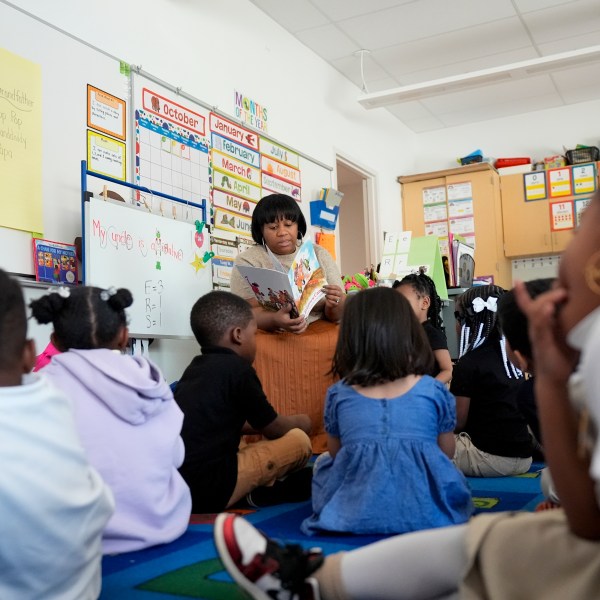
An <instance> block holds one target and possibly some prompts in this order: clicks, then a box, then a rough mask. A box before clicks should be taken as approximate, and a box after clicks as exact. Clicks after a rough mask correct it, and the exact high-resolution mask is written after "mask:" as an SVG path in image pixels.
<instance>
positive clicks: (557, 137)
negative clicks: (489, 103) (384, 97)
mask: <svg viewBox="0 0 600 600" xmlns="http://www.w3.org/2000/svg"><path fill="white" fill-rule="evenodd" d="M599 114H600V100H597V101H594V102H582V103H580V104H573V105H571V106H562V107H560V108H553V109H546V110H540V111H537V112H533V113H526V114H522V115H516V116H514V117H505V118H502V119H494V120H493V121H484V122H481V123H473V124H471V125H464V126H462V127H452V128H450V129H441V130H438V131H431V132H428V133H422V134H420V135H419V136H418V147H417V150H416V152H415V163H414V169H415V171H414V172H415V173H420V172H424V171H435V170H437V169H447V168H452V167H457V166H458V164H457V163H456V158H457V157H460V156H466V155H467V154H470V153H471V152H472V151H473V150H476V149H477V148H481V150H483V153H484V155H485V156H491V157H494V158H506V157H511V156H513V157H514V156H529V157H531V158H532V159H533V160H542V159H543V158H544V157H545V156H552V155H554V154H563V153H564V149H563V146H564V147H566V148H567V149H570V148H574V147H575V146H576V145H577V144H585V145H589V146H600V126H599V116H598V115H599ZM402 174H403V175H406V174H408V173H402Z"/></svg>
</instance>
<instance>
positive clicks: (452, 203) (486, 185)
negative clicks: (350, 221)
mask: <svg viewBox="0 0 600 600" xmlns="http://www.w3.org/2000/svg"><path fill="white" fill-rule="evenodd" d="M398 182H399V183H400V184H401V185H402V215H403V223H402V228H403V229H404V230H405V231H412V234H413V236H415V237H418V236H423V235H436V236H438V238H439V239H440V246H441V250H442V255H446V253H445V252H444V248H443V245H444V239H445V238H447V237H448V235H449V234H453V235H459V236H461V237H462V238H464V240H465V242H466V243H467V244H468V245H472V246H474V248H475V277H485V278H493V281H494V283H495V284H497V285H500V286H502V287H506V288H510V287H511V281H512V276H511V264H510V260H509V259H507V258H506V257H505V255H504V247H503V243H504V239H503V230H502V207H501V199H500V176H499V175H498V172H497V171H496V169H495V168H494V167H493V166H492V165H491V164H489V163H474V164H472V165H468V166H463V167H458V168H454V169H445V170H442V171H433V172H429V173H421V174H417V175H407V176H401V177H398Z"/></svg>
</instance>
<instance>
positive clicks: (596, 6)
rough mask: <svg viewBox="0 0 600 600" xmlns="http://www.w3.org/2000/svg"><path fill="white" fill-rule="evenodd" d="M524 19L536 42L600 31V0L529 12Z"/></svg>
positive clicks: (543, 42) (589, 0)
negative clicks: (599, 0)
mask: <svg viewBox="0 0 600 600" xmlns="http://www.w3.org/2000/svg"><path fill="white" fill-rule="evenodd" d="M523 20H524V22H525V24H526V25H527V27H528V28H529V31H530V32H531V35H532V37H533V41H534V43H535V44H545V43H548V42H552V41H555V40H562V39H565V38H570V37H577V36H580V35H585V34H588V33H592V32H594V31H597V32H598V33H600V2H598V0H579V1H577V2H570V3H569V4H561V5H559V6H554V7H552V8H547V9H545V10H540V11H538V12H533V13H528V14H526V15H524V16H523Z"/></svg>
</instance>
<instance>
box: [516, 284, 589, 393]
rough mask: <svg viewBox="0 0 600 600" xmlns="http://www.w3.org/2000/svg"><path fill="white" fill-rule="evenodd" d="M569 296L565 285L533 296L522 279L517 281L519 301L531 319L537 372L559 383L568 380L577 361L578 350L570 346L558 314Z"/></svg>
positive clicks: (528, 318) (540, 375)
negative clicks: (560, 326) (561, 328)
mask: <svg viewBox="0 0 600 600" xmlns="http://www.w3.org/2000/svg"><path fill="white" fill-rule="evenodd" d="M566 297H567V292H566V290H565V289H564V288H555V289H553V290H550V291H549V292H546V293H544V294H540V295H539V296H537V297H536V298H535V299H532V298H531V297H530V296H529V293H528V292H527V288H526V287H525V285H524V284H523V282H522V281H517V282H516V283H515V298H516V300H517V304H518V305H519V308H520V309H521V310H522V311H523V313H524V314H525V316H526V317H527V321H528V323H529V327H528V329H529V339H530V341H531V347H532V350H533V359H534V362H535V372H536V376H538V377H544V378H545V379H546V380H547V381H550V382H552V383H554V384H556V385H565V384H566V382H567V380H568V379H569V376H570V375H571V373H572V372H573V370H574V368H575V364H576V361H577V353H576V352H575V351H574V350H572V349H571V348H569V347H568V346H567V344H566V341H565V334H564V332H562V331H561V330H560V328H559V322H558V317H557V314H558V311H559V310H560V307H561V304H562V303H563V302H564V300H565V298H566Z"/></svg>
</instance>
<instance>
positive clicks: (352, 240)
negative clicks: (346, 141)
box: [335, 156, 378, 275]
mask: <svg viewBox="0 0 600 600" xmlns="http://www.w3.org/2000/svg"><path fill="white" fill-rule="evenodd" d="M335 166H336V176H337V189H338V190H339V191H340V192H343V194H344V198H343V200H342V203H341V204H340V214H339V217H338V227H339V230H338V231H339V257H340V271H341V272H342V275H352V274H354V273H358V272H359V271H363V270H364V269H365V268H366V267H370V265H371V264H374V265H376V264H377V262H376V261H377V249H376V246H375V244H376V241H377V230H378V229H377V209H376V205H375V198H374V176H373V175H371V174H370V173H368V172H367V171H365V170H363V169H362V168H360V167H358V166H357V165H355V164H353V163H351V162H350V161H348V160H346V159H344V158H342V157H340V156H337V157H336V163H335Z"/></svg>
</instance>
